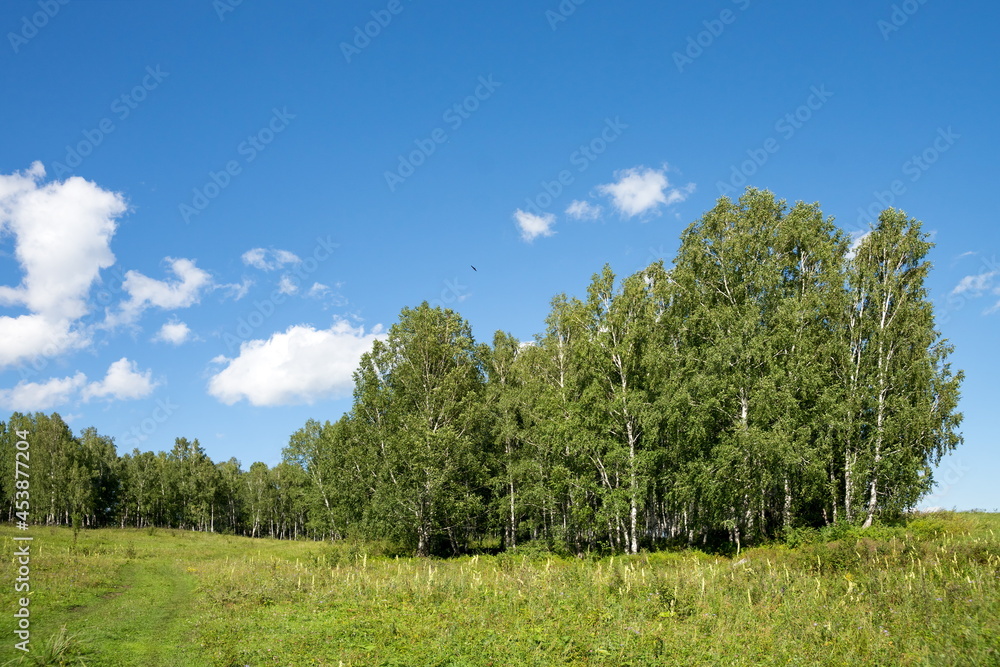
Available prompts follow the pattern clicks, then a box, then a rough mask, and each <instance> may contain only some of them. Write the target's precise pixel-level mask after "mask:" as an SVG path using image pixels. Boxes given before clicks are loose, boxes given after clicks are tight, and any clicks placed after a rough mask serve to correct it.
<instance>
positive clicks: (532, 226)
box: [514, 209, 556, 243]
mask: <svg viewBox="0 0 1000 667" xmlns="http://www.w3.org/2000/svg"><path fill="white" fill-rule="evenodd" d="M514 220H515V221H517V227H518V229H520V230H521V238H522V239H524V240H525V241H527V242H529V243H530V242H532V241H534V240H535V239H536V238H538V237H539V236H552V235H553V234H555V232H554V231H552V225H554V224H555V222H556V216H554V215H552V214H551V213H543V214H541V215H535V214H534V213H528V212H526V211H522V210H521V209H517V210H516V211H515V212H514Z"/></svg>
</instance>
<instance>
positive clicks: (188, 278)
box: [108, 257, 212, 326]
mask: <svg viewBox="0 0 1000 667" xmlns="http://www.w3.org/2000/svg"><path fill="white" fill-rule="evenodd" d="M166 262H167V264H168V265H169V269H170V271H171V272H172V273H173V274H174V275H176V276H177V278H178V280H175V281H173V282H167V281H164V280H155V279H154V278H150V277H148V276H145V275H143V274H141V273H139V272H138V271H128V272H127V273H126V274H125V281H124V283H122V288H123V289H124V290H125V291H126V292H127V293H128V295H129V298H128V300H127V301H124V302H123V303H122V304H121V306H120V310H119V312H117V313H113V314H109V315H108V324H109V325H111V326H114V325H116V324H131V323H132V322H134V321H135V320H136V319H138V317H139V315H140V314H142V311H144V310H145V309H147V308H149V307H156V308H162V309H163V310H175V309H178V308H188V307H190V306H193V305H194V304H196V303H198V301H199V300H200V299H201V294H202V292H203V291H205V290H206V289H207V288H209V287H211V286H212V276H211V275H210V274H209V273H208V272H207V271H202V270H201V269H199V268H198V267H197V266H195V263H194V261H193V260H190V259H174V258H172V257H167V258H166Z"/></svg>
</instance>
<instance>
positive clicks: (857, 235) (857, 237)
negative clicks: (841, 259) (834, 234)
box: [847, 229, 872, 260]
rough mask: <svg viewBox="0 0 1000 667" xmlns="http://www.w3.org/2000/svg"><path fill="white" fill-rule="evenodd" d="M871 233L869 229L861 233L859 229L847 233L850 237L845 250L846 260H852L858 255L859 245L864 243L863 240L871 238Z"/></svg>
mask: <svg viewBox="0 0 1000 667" xmlns="http://www.w3.org/2000/svg"><path fill="white" fill-rule="evenodd" d="M871 233H872V231H871V230H870V229H869V230H868V231H861V230H860V229H856V230H853V231H851V232H849V236H850V237H851V244H850V245H849V246H848V248H847V259H848V260H851V259H854V257H855V256H856V255H857V254H858V248H860V247H861V244H862V243H864V242H865V239H867V238H868V237H869V236H871Z"/></svg>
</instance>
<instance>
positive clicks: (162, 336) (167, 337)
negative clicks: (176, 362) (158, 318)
mask: <svg viewBox="0 0 1000 667" xmlns="http://www.w3.org/2000/svg"><path fill="white" fill-rule="evenodd" d="M190 338H191V328H190V327H188V325H187V324H185V323H184V322H167V323H166V324H164V325H163V326H162V327H160V330H159V332H157V334H156V335H155V336H153V340H154V341H160V342H163V343H170V344H172V345H181V344H182V343H185V342H187V341H188V340H190Z"/></svg>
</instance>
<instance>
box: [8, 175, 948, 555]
mask: <svg viewBox="0 0 1000 667" xmlns="http://www.w3.org/2000/svg"><path fill="white" fill-rule="evenodd" d="M852 241H853V243H852ZM931 245H932V244H931V243H930V242H929V241H928V240H927V236H926V235H925V234H923V233H922V232H921V229H920V223H919V222H918V221H916V220H913V219H910V218H907V217H906V215H905V214H903V213H902V212H900V211H896V210H893V209H888V210H886V211H884V212H883V213H882V215H881V216H880V218H879V221H878V223H877V225H876V226H875V227H874V228H873V229H871V230H870V231H869V233H868V234H867V235H865V236H863V237H861V238H858V239H853V240H852V239H849V238H848V237H847V236H846V235H845V234H844V233H843V232H842V231H841V230H839V229H837V228H836V227H835V226H834V224H833V221H832V219H830V218H824V216H823V214H822V212H821V211H820V210H819V208H818V206H817V205H815V204H804V203H801V202H800V203H797V204H795V205H794V206H791V207H788V206H787V205H786V204H785V202H784V201H778V200H775V198H774V196H773V195H772V194H771V193H769V192H766V191H758V190H753V189H748V190H747V192H746V193H745V194H744V196H743V197H741V198H740V200H739V201H738V202H733V201H731V200H729V199H728V198H722V199H720V200H719V202H718V203H717V205H716V206H715V207H714V208H713V209H712V210H711V211H709V212H707V213H706V214H705V215H704V216H703V217H702V218H701V219H700V220H698V221H696V222H695V223H693V224H691V225H690V226H689V227H688V228H687V229H686V230H685V231H684V233H683V235H682V239H681V247H680V250H679V252H678V254H677V257H676V258H675V260H674V263H673V266H672V268H666V267H665V266H664V265H663V263H662V262H656V263H654V264H651V265H650V266H648V267H647V268H645V269H643V270H642V271H640V272H638V273H636V274H634V275H631V276H628V277H626V278H625V279H624V280H622V281H618V280H616V278H615V276H614V274H613V273H612V272H611V270H610V269H609V268H607V267H605V268H604V269H603V271H602V272H601V273H599V274H595V275H594V276H593V279H592V281H591V284H590V286H589V288H588V290H587V295H586V298H583V299H578V298H570V297H567V296H565V295H559V296H557V297H556V298H555V299H553V301H552V309H551V313H550V314H549V316H548V318H547V320H546V329H545V332H544V333H543V334H540V335H538V336H536V337H535V340H534V341H533V342H532V343H530V344H525V343H522V342H520V341H518V340H517V339H516V338H514V337H513V336H511V335H509V334H506V333H503V332H497V333H496V334H495V335H494V337H493V343H492V345H486V344H477V343H476V341H475V340H474V338H473V336H472V332H471V330H470V327H469V325H468V323H467V322H466V321H465V320H463V319H462V318H461V317H460V316H459V315H458V314H457V313H455V312H453V311H451V310H446V309H441V308H431V307H430V306H429V305H428V304H427V303H424V304H421V305H420V306H418V307H416V308H413V309H410V308H404V309H403V311H402V312H401V314H400V318H399V321H398V322H397V323H396V324H394V325H393V326H392V328H391V330H390V331H389V334H388V337H387V339H385V340H383V341H378V342H376V343H375V345H374V347H373V349H372V350H371V351H369V352H368V353H366V354H365V355H364V356H363V357H362V360H361V363H360V366H359V368H358V370H357V371H356V373H355V389H354V405H353V408H352V409H351V411H350V412H349V413H348V414H345V415H344V416H343V417H341V418H340V419H339V420H338V421H336V422H332V423H331V422H329V421H327V422H324V423H320V422H317V421H309V422H308V423H306V425H305V426H304V427H303V428H302V429H300V430H299V431H297V432H296V433H295V434H294V435H292V437H291V440H290V443H289V445H288V447H286V448H285V449H284V452H283V454H284V462H283V463H281V464H279V465H277V466H275V467H274V468H271V469H269V468H268V467H267V466H266V465H265V464H263V463H254V464H253V465H252V466H251V467H250V469H249V470H248V471H243V470H241V469H240V465H239V463H238V462H237V461H236V460H235V459H231V460H229V461H227V462H225V463H217V464H216V463H213V462H212V461H211V460H210V459H209V458H208V457H207V456H206V455H205V453H204V451H203V450H202V449H201V447H200V445H199V444H198V441H197V440H195V441H193V442H189V441H188V440H187V439H184V438H178V439H177V441H176V444H175V446H174V448H173V450H171V452H169V453H163V452H161V453H158V454H153V453H151V452H145V453H140V452H138V451H135V452H133V453H132V454H127V455H125V456H122V457H118V456H117V455H116V454H115V449H114V444H113V442H112V440H111V439H110V438H107V437H104V436H100V435H98V434H97V433H96V431H94V430H93V429H87V430H85V431H84V432H83V434H82V435H81V436H80V437H78V438H77V437H74V436H73V435H72V433H71V432H70V430H69V429H68V428H67V427H66V425H65V423H63V422H62V420H61V419H59V417H58V415H53V416H52V417H46V416H45V415H41V414H36V415H34V416H33V417H32V416H26V415H20V414H15V415H13V416H12V417H11V419H10V422H9V423H8V424H6V427H5V428H4V429H3V430H2V433H0V457H2V460H3V462H4V467H3V469H4V470H8V471H11V472H13V469H14V461H13V457H14V443H15V442H16V439H17V438H16V434H15V431H17V430H21V429H27V430H30V431H31V432H32V443H31V452H32V453H31V457H32V458H31V469H32V476H31V480H32V481H31V505H32V517H31V519H32V521H33V522H45V523H69V522H72V521H73V517H74V516H76V517H78V519H79V521H80V522H82V523H84V524H86V525H109V524H117V525H132V526H146V525H155V526H176V527H185V528H197V529H200V530H215V531H231V532H236V533H241V534H247V535H269V536H274V537H297V536H308V537H312V538H328V537H334V538H336V537H348V536H352V537H360V538H377V539H389V540H393V541H395V542H397V543H399V544H401V545H405V546H406V547H408V548H411V549H412V550H413V551H415V552H416V553H418V554H421V555H427V554H434V553H453V552H461V551H463V550H464V549H466V548H467V547H468V546H469V545H470V543H472V542H473V541H476V540H480V539H487V540H493V541H496V540H498V539H499V540H500V542H501V544H502V546H503V547H505V548H511V547H514V546H516V545H517V544H520V543H523V542H525V541H528V540H543V541H545V542H546V543H548V545H549V546H551V547H553V548H557V549H560V550H563V551H566V552H569V553H580V552H583V551H587V550H590V549H605V550H614V551H625V552H636V551H637V550H639V549H640V548H657V547H660V546H663V545H666V544H672V543H703V542H706V541H710V542H715V543H717V542H719V541H726V540H730V541H733V542H737V543H740V542H743V543H746V542H749V541H757V540H760V539H763V538H768V537H773V536H776V535H780V534H781V533H782V532H783V531H784V530H785V529H788V528H793V527H797V526H818V525H823V524H829V523H833V522H837V521H846V522H851V523H856V524H861V525H868V524H871V522H872V521H873V520H875V519H876V518H878V517H880V516H885V515H893V514H897V513H899V512H901V511H904V510H906V509H908V508H911V507H913V506H914V505H915V503H916V502H917V501H918V500H919V498H920V497H921V496H922V495H923V494H925V493H927V492H928V491H929V490H930V489H931V487H932V484H933V479H932V476H931V466H932V465H933V464H936V463H937V462H938V461H939V460H940V457H941V456H942V455H943V454H945V453H947V452H948V451H950V450H952V449H953V448H954V447H955V446H956V445H957V444H958V443H959V442H960V441H961V437H960V435H959V434H958V431H957V429H958V426H959V423H960V421H961V415H960V414H959V413H957V412H956V405H957V402H958V397H959V384H960V382H961V379H962V373H961V372H957V373H954V372H952V371H951V369H950V367H949V364H948V363H947V356H948V354H949V353H950V352H951V347H950V346H949V345H948V344H947V342H946V341H944V340H941V339H940V336H939V334H938V332H937V331H935V328H934V317H933V312H932V307H931V303H930V301H929V299H928V295H927V291H926V288H925V284H924V283H925V279H926V276H927V273H928V271H929V269H930V264H929V262H927V261H926V255H927V253H928V251H929V249H930V248H931ZM12 480H13V476H12V474H5V475H3V476H0V491H2V495H3V501H4V503H5V504H6V505H7V506H8V507H9V508H10V509H9V514H10V516H11V517H12V518H13V517H14V515H15V512H16V508H15V505H14V503H15V498H14V493H15V489H14V488H12Z"/></svg>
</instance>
